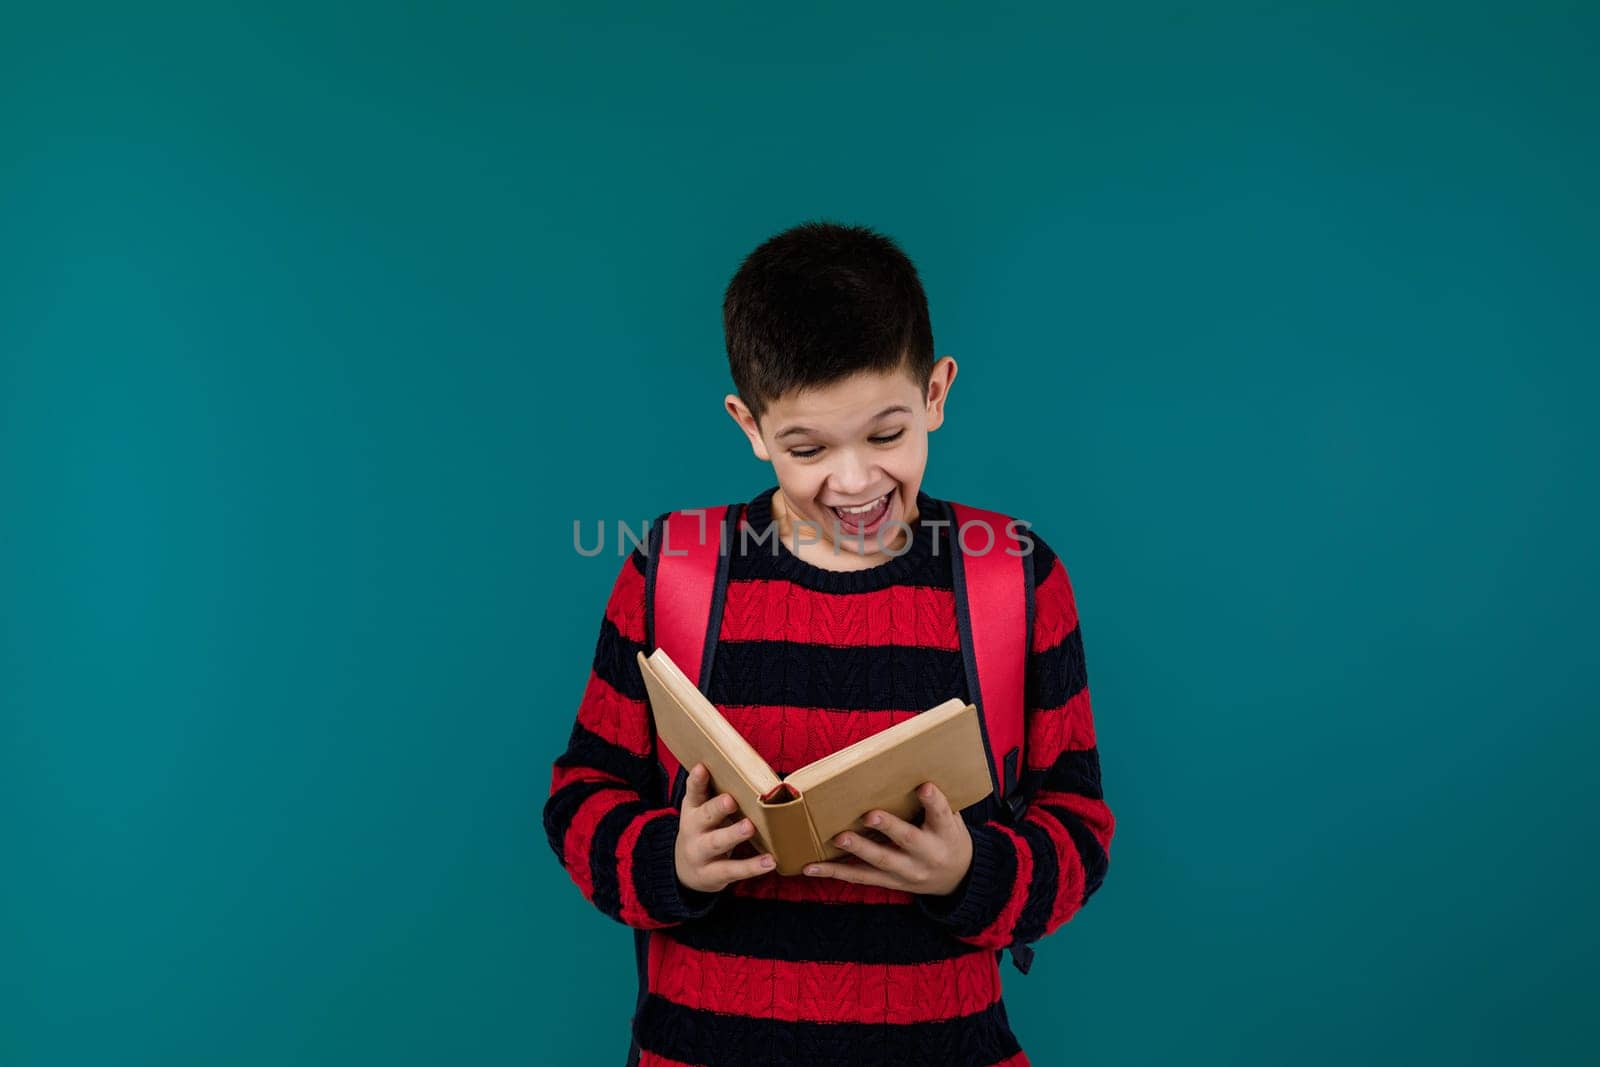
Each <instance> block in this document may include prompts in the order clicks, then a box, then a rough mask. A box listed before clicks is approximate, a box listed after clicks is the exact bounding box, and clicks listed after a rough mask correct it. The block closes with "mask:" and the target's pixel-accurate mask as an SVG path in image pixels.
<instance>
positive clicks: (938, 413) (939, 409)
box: [928, 356, 956, 430]
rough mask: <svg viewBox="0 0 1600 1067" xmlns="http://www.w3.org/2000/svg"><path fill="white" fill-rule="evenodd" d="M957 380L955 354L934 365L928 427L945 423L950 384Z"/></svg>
mask: <svg viewBox="0 0 1600 1067" xmlns="http://www.w3.org/2000/svg"><path fill="white" fill-rule="evenodd" d="M955 380H956V361H955V357H954V356H944V357H942V358H941V359H940V360H939V361H938V362H937V363H935V364H934V365H933V373H932V374H931V375H929V377H928V429H929V430H937V429H938V428H939V427H940V426H942V425H943V424H944V402H945V398H946V397H948V396H949V395H950V386H952V385H953V384H955Z"/></svg>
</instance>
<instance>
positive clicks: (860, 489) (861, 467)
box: [828, 455, 877, 503]
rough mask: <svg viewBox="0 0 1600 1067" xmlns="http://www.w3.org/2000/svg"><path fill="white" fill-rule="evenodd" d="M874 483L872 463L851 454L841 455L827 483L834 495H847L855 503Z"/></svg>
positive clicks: (858, 501)
mask: <svg viewBox="0 0 1600 1067" xmlns="http://www.w3.org/2000/svg"><path fill="white" fill-rule="evenodd" d="M876 484H877V483H876V482H875V481H874V479H873V474H872V465H871V464H870V463H866V462H864V461H862V460H861V459H859V458H856V457H854V456H851V455H846V456H843V457H841V458H840V462H839V466H837V467H835V468H834V469H833V473H832V474H831V475H829V477H828V485H829V487H830V488H831V489H832V490H833V492H834V494H835V495H837V496H842V497H848V498H849V499H851V500H855V501H856V502H857V503H861V501H860V500H858V499H857V498H858V497H860V495H861V494H862V493H865V492H866V491H867V490H868V489H871V488H872V487H873V486H874V485H876Z"/></svg>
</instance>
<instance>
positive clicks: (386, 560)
mask: <svg viewBox="0 0 1600 1067" xmlns="http://www.w3.org/2000/svg"><path fill="white" fill-rule="evenodd" d="M1597 31H1600V20H1597V17H1596V15H1595V13H1594V9H1593V8H1592V7H1586V6H1585V5H1581V4H1563V5H1540V4H1503V5H1497V6H1490V5H1472V4H1467V5H1462V4H1443V3H1440V4H1430V5H1421V4H1398V5H1397V4H1392V3H1385V4H1361V5H1341V6H1339V7H1338V9H1337V10H1331V9H1329V10H1322V11H1312V10H1300V9H1295V8H1292V7H1290V6H1287V5H1278V4H1271V3H1255V4H1221V5H1218V4H1182V5H1178V4H1161V5H1143V4H1135V5H1116V6H1115V10H1103V9H1089V8H1075V9H1066V10H1062V9H1058V8H1055V7H1052V6H1046V5H1037V6H1027V5H1023V6H1004V5H988V4H986V5H973V6H970V7H968V8H966V9H955V8H939V9H932V8H928V7H925V6H923V5H907V6H903V7H899V8H889V7H883V6H877V5H861V4H849V5H827V6H823V7H812V6H797V7H795V8H794V9H792V10H789V11H782V12H779V11H772V10H764V9H757V8H755V7H752V6H736V5H715V6H695V7H688V6H683V7H679V8H677V9H675V10H664V9H662V10H653V9H651V8H649V7H646V6H639V7H630V8H623V7H617V6H604V5H594V4H585V5H582V6H578V5H574V6H572V7H570V8H565V9H556V8H553V7H548V6H536V5H510V4H506V5H483V4H479V5H471V6H462V5H437V6H434V5H416V4H412V5H368V6H364V7H360V8H357V7H350V6H340V7H337V8H336V9H324V8H323V7H322V6H320V5H318V6H310V5H308V6H305V7H302V8H298V9H291V8H289V7H286V6H285V5H283V4H271V5H267V4H262V5H259V6H256V7H253V8H243V7H237V6H231V5H213V4H194V5H188V6H181V7H180V6H175V5H155V6H153V7H140V8H134V7H132V6H124V5H119V6H111V5H108V6H104V7H98V8H90V7H83V6H79V5H38V6H37V7H35V8H31V9H30V8H24V7H21V6H19V5H12V6H9V7H8V8H7V10H6V11H5V13H4V16H3V24H0V247H3V249H4V256H3V259H0V539H3V540H0V605H3V608H0V624H3V628H0V847H3V857H4V858H3V860H0V1062H4V1063H6V1064H15V1065H46V1064H50V1065H54V1064H79V1063H83V1064H104V1063H119V1064H120V1063H126V1064H216V1063H229V1064H288V1063H294V1064H347V1063H385V1064H439V1063H457V1062H460V1063H479V1064H491V1063H492V1064H500V1063H504V1064H512V1063H556V1062H560V1063H595V1064H607V1063H616V1064H620V1063H621V1061H622V1058H623V1053H624V1051H625V1049H626V1047H627V1036H626V1026H627V1020H628V1017H629V1013H630V1011H631V1008H632V997H633V989H634V986H633V982H634V973H633V959H632V954H631V940H630V938H629V935H628V932H627V930H626V929H625V928H623V927H622V926H620V925H618V924H615V923H612V922H610V921H609V920H607V919H605V918H604V917H603V916H601V915H600V913H599V912H597V911H595V910H593V909H592V908H591V907H590V906H589V905H588V904H587V903H586V902H584V901H583V900H582V898H581V897H580V895H579V894H578V891H577V890H576V888H575V887H574V886H573V885H572V884H571V883H570V882H569V881H568V880H567V878H566V876H565V874H564V873H563V872H562V871H561V869H560V868H559V867H558V865H557V864H556V861H555V858H554V856H553V855H552V854H551V852H550V850H549V848H548V846H547V845H546V843H545V841H544V838H543V834H542V830H541V827H540V823H539V815H540V806H541V804H542V802H543V800H544V797H545V795H546V792H547V790H548V785H549V769H550V761H551V760H552V759H554V758H555V756H556V755H557V754H558V753H559V752H560V750H561V748H562V746H563V745H564V743H565V740H566V736H567V732H568V730H569V729H570V726H571V723H572V718H573V714H574V712H575V709H576V705H577V701H578V698H579V696H580V694H581V692H582V689H583V685H584V680H585V677H586V673H587V669H588V657H589V655H590V654H591V652H592V650H593V643H594V639H595V635H596V633H597V632H598V626H599V620H600V612H601V608H602V605H603V603H604V599H605V595H606V592H607V590H608V589H609V587H610V583H611V581H612V578H613V577H614V575H615V572H616V568H617V566H618V565H619V560H618V558H617V557H616V556H615V555H614V554H613V553H612V552H610V551H608V552H607V553H606V554H604V555H602V556H601V557H600V558H598V559H583V558H580V557H578V556H577V555H576V554H575V553H574V551H573V549H572V522H573V520H574V519H584V520H587V521H593V520H596V519H604V520H606V522H607V523H608V524H613V523H615V522H616V521H619V520H621V521H626V522H629V523H631V524H635V525H637V524H638V523H641V522H643V521H644V520H646V519H647V518H648V517H650V516H651V515H653V514H655V513H657V512H658V511H661V510H663V509H665V508H667V507H670V506H676V505H691V504H697V503H717V502H722V501H725V500H729V499H735V498H739V497H743V496H748V495H753V494H754V493H755V492H756V491H758V490H759V489H761V488H764V487H765V486H767V485H769V484H771V477H770V468H768V467H766V466H765V465H763V464H761V463H760V462H759V461H757V460H755V459H754V458H753V457H752V456H751V455H750V453H749V451H748V449H747V447H746V446H745V444H744V443H743V440H742V439H741V438H740V437H739V436H738V434H737V431H736V430H735V428H734V426H733V424H732V423H731V422H729V421H727V418H726V416H725V415H724V414H723V413H722V412H721V410H720V405H721V398H722V396H723V394H724V393H725V392H726V391H727V389H728V388H729V384H730V383H729V380H728V376H727V370H726V363H725V357H724V353H723V349H722V336H721V321H720V300H721V295H722V289H723V286H724V285H725V284H726V282H727V280H728V278H729V277H730V276H731V274H732V272H733V270H734V269H735V268H736V266H737V264H738V261H739V259H740V258H741V257H742V256H743V255H744V254H745V253H747V252H748V251H749V250H750V249H751V248H753V247H754V246H755V245H756V244H757V243H759V241H761V240H762V239H764V238H765V237H767V236H769V235H770V234H772V233H775V232H777V231H778V230H781V229H783V228H785V227H787V226H789V225H792V224H794V223H797V222H799V221H802V220H804V219H809V218H833V219H838V220H842V221H849V222H860V223H865V224H868V225H871V226H874V227H877V228H880V229H882V230H884V231H885V232H888V233H890V234H892V235H894V236H895V237H896V238H897V239H899V240H900V241H901V242H902V243H903V245H904V247H905V248H906V250H907V251H908V252H909V253H910V254H911V255H912V257H913V258H914V259H915V260H916V262H917V264H918V266H919V268H920V269H921V271H922V275H923V278H924V282H925V284H926V287H927V291H928V295H929V298H930V302H931V308H932V315H933V325H934V334H935V340H936V344H937V348H938V352H939V353H940V354H952V355H954V356H955V357H956V358H957V360H958V361H959V363H960V368H961V369H960V376H959V378H958V381H957V384H956V387H955V389H954V391H953V393H952V395H951V400H950V403H949V408H948V411H949V422H948V423H947V425H946V426H945V427H944V428H943V429H941V430H940V431H939V432H938V433H937V434H936V435H935V436H934V438H933V439H932V458H931V461H930V467H929V470H928V473H927V481H926V487H927V488H928V489H929V490H930V491H931V492H933V493H935V494H936V495H942V496H946V497H949V498H953V499H957V500H963V501H967V502H970V503H975V504H980V505H987V506H993V507H1001V508H1006V509H1009V510H1010V511H1012V512H1013V513H1015V514H1018V515H1021V516H1023V517H1026V518H1028V519H1030V520H1031V521H1033V523H1034V525H1035V528H1036V529H1038V530H1039V531H1040V532H1041V533H1042V534H1043V535H1044V536H1045V537H1046V538H1047V539H1049V540H1050V541H1051V542H1052V544H1053V545H1054V546H1055V547H1056V548H1057V549H1058V550H1060V551H1061V553H1062V555H1063V557H1064V560H1065V562H1066V563H1067V565H1068V567H1069V569H1070V571H1071V574H1072V576H1073V580H1074V584H1075V586H1076V589H1077V594H1078V599H1079V606H1080V609H1081V611H1082V617H1083V628H1084V637H1085V645H1086V649H1087V654H1088V661H1089V674H1090V680H1091V687H1092V690H1093V693H1094V697H1095V710H1096V720H1097V725H1098V728H1099V735H1100V744H1101V749H1102V759H1103V766H1104V774H1105V782H1106V788H1107V793H1108V799H1109V800H1110V802H1111V804H1112V807H1113V809H1114V811H1115V812H1116V814H1117V816H1118V820H1119V822H1118V833H1117V837H1116V839H1115V841H1114V843H1113V848H1112V864H1111V869H1110V873H1109V877H1108V879H1107V881H1106V883H1105V886H1104V888H1103V890H1102V891H1101V893H1100V894H1099V895H1098V896H1096V897H1095V898H1094V900H1092V901H1091V903H1090V905H1089V906H1088V907H1087V908H1086V909H1085V910H1084V911H1083V912H1081V913H1080V914H1079V915H1078V916H1077V917H1076V918H1074V920H1073V921H1072V922H1071V923H1070V924H1068V925H1067V926H1066V927H1065V928H1063V929H1062V930H1061V931H1059V932H1058V933H1056V934H1055V935H1054V936H1052V937H1051V938H1050V939H1047V940H1046V941H1045V942H1043V943H1042V944H1041V945H1040V946H1039V949H1040V951H1039V957H1038V961H1037V963H1036V966H1035V969H1034V972H1033V973H1032V974H1031V975H1029V976H1028V977H1026V978H1022V977H1021V976H1019V975H1017V974H1016V973H1015V972H1014V971H1012V970H1011V969H1010V967H1009V964H1008V965H1007V969H1006V972H1005V976H1006V980H1007V993H1006V997H1007V1003H1008V1005H1009V1007H1010V1011H1011V1015H1012V1020H1013V1023H1014V1025H1015V1028H1016V1030H1017V1032H1018V1034H1019V1036H1020V1037H1021V1039H1022V1041H1023V1045H1024V1047H1025V1048H1026V1049H1027V1050H1028V1051H1029V1053H1030V1054H1031V1056H1032V1058H1033V1061H1034V1062H1035V1063H1037V1064H1045V1065H1047V1064H1068V1063H1074V1062H1085V1063H1089V1062H1093V1063H1101V1064H1168V1063H1178V1062H1182V1063H1194V1064H1201V1063H1204V1064H1211V1063H1218V1064H1238V1065H1251V1064H1263V1065H1265V1064H1281V1063H1298V1064H1336V1063H1348V1062H1355V1061H1359V1062H1362V1063H1375V1064H1376V1063H1383V1064H1403V1063H1414V1062H1423V1061H1426V1062H1437V1063H1450V1064H1480V1063H1481V1064H1490V1063H1501V1062H1517V1063H1548V1064H1567V1063H1572V1062H1576V1061H1578V1060H1580V1059H1587V1058H1589V1057H1591V1056H1593V1055H1594V1052H1593V1051H1592V1048H1591V1043H1592V1039H1593V1037H1594V1029H1593V1015H1592V1013H1593V1008H1594V1005H1595V1003H1596V999H1597V993H1600V989H1597V980H1596V963H1597V962H1600V961H1597V956H1600V953H1597V949H1600V918H1597V917H1596V912H1595V909H1594V902H1595V900H1596V897H1597V892H1600V863H1597V860H1596V858H1595V853H1594V848H1593V844H1594V841H1595V840H1596V836H1597V831H1600V827H1597V825H1596V822H1597V819H1596V805H1595V801H1594V799H1593V796H1592V793H1591V792H1590V791H1589V789H1588V788H1587V786H1588V782H1589V781H1590V780H1591V779H1592V777H1593V767H1594V755H1593V753H1594V751H1595V745H1596V742H1597V741H1600V728H1597V725H1596V711H1597V702H1596V700H1595V697H1594V694H1593V684H1594V678H1595V667H1596V659H1597V657H1596V653H1595V649H1596V647H1597V645H1596V637H1597V634H1596V623H1595V618H1596V609H1595V605H1596V597H1595V594H1596V591H1597V590H1596V565H1595V551H1594V547H1593V546H1594V544H1595V538H1596V522H1595V518H1596V515H1595V511H1596V501H1595V486H1596V484H1597V481H1600V480H1597V477H1596V475H1597V471H1596V459H1597V455H1600V449H1597V445H1600V441H1597V440H1596V432H1595V429H1594V426H1593V421H1592V413H1591V410H1590V409H1591V407H1592V405H1593V404H1594V401H1595V397H1596V387H1597V385H1600V381H1597V378H1600V373H1597V370H1596V365H1595V359H1594V357H1595V336H1596V330H1595V327H1596V321H1595V320H1596V315H1595V296H1596V291H1597V287H1596V283H1597V281H1600V279H1597V270H1596V263H1595V252H1596V248H1597V241H1596V239H1597V237H1600V232H1597V229H1600V225H1597V224H1600V215H1597V210H1596V201H1595V194H1594V190H1595V189H1596V188H1597V187H1600V165H1597V163H1600V160H1597V151H1596V148H1597V145H1596V137H1597V134H1596V131H1597V130H1600V123H1597V121H1596V120H1597V116H1596V110H1597V109H1596V106H1595V105H1596V101H1597V100H1600V84H1597V75H1596V64H1595V54H1596V51H1595V49H1596V41H1597Z"/></svg>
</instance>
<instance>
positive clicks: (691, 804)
mask: <svg viewBox="0 0 1600 1067" xmlns="http://www.w3.org/2000/svg"><path fill="white" fill-rule="evenodd" d="M710 777H711V775H709V774H707V773H706V765H705V764H704V763H696V764H695V765H694V767H693V768H691V769H690V771H689V784H688V785H687V786H685V787H684V790H683V810H684V811H693V810H694V809H695V808H698V807H699V806H700V805H702V804H704V803H705V802H706V782H707V781H708V780H709V779H710Z"/></svg>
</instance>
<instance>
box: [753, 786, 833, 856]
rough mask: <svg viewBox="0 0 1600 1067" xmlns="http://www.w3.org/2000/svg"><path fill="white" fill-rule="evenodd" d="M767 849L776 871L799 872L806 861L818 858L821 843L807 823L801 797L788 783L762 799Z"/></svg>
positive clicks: (808, 815)
mask: <svg viewBox="0 0 1600 1067" xmlns="http://www.w3.org/2000/svg"><path fill="white" fill-rule="evenodd" d="M761 808H762V812H763V813H764V815H765V820H764V821H765V822H766V836H767V841H766V845H767V851H769V852H771V853H772V855H773V858H774V859H776V860H777V867H776V869H777V872H778V873H779V874H799V873H800V871H801V870H802V869H803V868H804V867H805V865H806V864H808V863H812V862H815V861H816V860H820V859H821V858H822V845H821V843H820V842H819V841H818V840H817V832H816V830H815V828H813V827H812V825H811V813H810V812H809V811H808V810H807V809H806V801H805V797H803V796H801V795H800V794H799V793H798V792H797V791H796V790H795V789H794V788H793V787H792V786H784V787H782V788H781V789H779V790H775V791H774V793H773V794H772V796H771V799H765V798H763V799H762V801H761Z"/></svg>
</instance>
